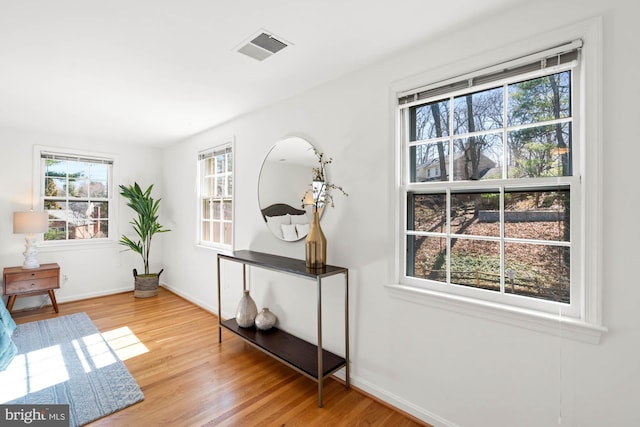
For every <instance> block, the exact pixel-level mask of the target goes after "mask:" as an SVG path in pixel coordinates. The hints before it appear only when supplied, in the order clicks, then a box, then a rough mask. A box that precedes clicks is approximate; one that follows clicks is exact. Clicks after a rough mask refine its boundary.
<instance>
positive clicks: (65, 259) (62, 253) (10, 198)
mask: <svg viewBox="0 0 640 427" xmlns="http://www.w3.org/2000/svg"><path fill="white" fill-rule="evenodd" d="M37 145H41V146H47V147H49V146H50V147H59V148H63V149H64V148H69V149H76V150H82V151H91V152H98V153H107V154H110V155H114V156H117V164H116V166H115V171H116V173H117V175H116V176H115V179H116V181H115V188H116V191H118V190H117V186H118V185H119V184H125V185H129V184H131V183H133V182H134V181H135V180H137V181H138V182H139V183H140V184H141V185H144V186H146V185H148V184H151V183H153V182H157V183H158V184H156V187H154V188H157V190H158V193H157V194H162V193H161V192H162V183H161V182H160V181H161V178H160V174H161V169H160V167H159V166H158V165H159V161H160V159H161V156H160V150H159V149H151V148H148V147H142V146H131V145H123V144H114V143H111V142H105V141H90V140H86V139H82V138H78V137H68V136H61V135H51V134H43V133H38V132H35V131H25V130H17V129H7V128H0V182H2V183H3V184H2V185H1V186H0V240H1V241H2V246H1V247H0V265H2V266H4V267H7V266H14V265H22V262H23V260H24V257H23V255H22V252H23V251H24V236H23V235H17V234H13V225H12V220H13V212H14V211H20V210H28V209H29V208H31V200H32V188H33V182H32V181H33V176H34V173H33V167H34V166H33V152H34V148H33V147H34V146H37ZM150 165H151V167H149V166H150ZM119 199H120V196H119V195H117V196H116V203H117V204H118V214H119V218H120V222H119V224H118V228H117V231H118V233H117V236H116V240H117V239H118V238H119V236H120V235H121V234H122V233H123V232H126V233H127V234H129V235H131V234H132V231H131V226H130V225H129V223H128V222H129V220H130V219H131V218H132V216H133V215H132V211H131V210H130V209H129V208H128V207H127V206H126V205H125V203H123V201H121V200H119ZM36 203H37V198H36ZM83 243H84V242H83ZM156 245H157V246H156ZM123 249H124V248H123V247H122V246H120V245H117V244H115V243H114V244H108V245H89V246H87V245H83V246H82V247H80V246H77V245H76V246H74V247H73V248H64V249H61V248H60V247H59V246H58V247H55V248H42V247H41V248H40V250H39V252H40V253H39V255H38V260H39V261H40V263H41V264H42V263H48V262H57V263H58V264H60V274H61V282H62V283H61V287H60V289H59V290H57V291H56V299H57V301H58V302H65V301H70V300H75V299H82V298H88V297H92V296H97V295H105V294H110V293H116V292H122V291H127V290H131V289H133V277H132V269H133V268H137V269H138V270H139V271H140V270H141V269H142V267H143V266H142V261H141V259H140V257H139V256H138V255H136V254H134V253H132V252H130V251H129V252H123ZM153 250H154V252H152V255H151V257H152V260H151V261H152V267H153V268H155V269H157V268H158V267H159V265H160V262H161V257H162V237H160V238H158V239H157V241H156V240H154V249H153ZM156 271H157V270H156ZM41 304H50V302H49V297H48V296H47V295H44V296H34V297H21V298H18V299H17V300H16V303H15V306H14V309H16V310H19V309H23V308H28V307H34V306H39V305H41Z"/></svg>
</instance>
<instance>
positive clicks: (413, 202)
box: [398, 41, 584, 318]
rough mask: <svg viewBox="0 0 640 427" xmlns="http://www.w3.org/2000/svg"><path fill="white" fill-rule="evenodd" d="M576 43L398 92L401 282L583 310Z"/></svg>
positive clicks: (542, 307)
mask: <svg viewBox="0 0 640 427" xmlns="http://www.w3.org/2000/svg"><path fill="white" fill-rule="evenodd" d="M580 46H581V42H580V41H576V42H573V43H570V44H567V45H566V46H563V47H560V48H557V49H554V50H553V51H547V52H543V53H540V54H536V55H533V56H535V58H532V59H531V62H529V63H522V61H520V62H519V63H518V64H517V65H514V66H513V67H511V68H510V67H496V69H499V71H495V70H491V71H490V72H487V73H483V72H482V71H480V72H476V73H473V75H470V76H464V78H463V79H459V80H456V79H451V81H447V82H444V83H443V84H436V85H431V86H427V87H423V88H420V89H417V90H415V91H408V92H409V93H407V92H404V93H402V94H400V96H399V99H398V103H399V104H398V105H399V123H400V129H399V130H400V132H399V135H400V141H399V145H400V147H401V152H402V153H401V155H402V159H403V164H402V170H403V174H402V183H401V197H402V199H403V212H402V214H401V218H402V233H401V235H400V242H399V248H400V250H401V255H400V258H401V266H402V273H401V278H400V281H401V283H403V284H405V285H410V286H415V287H417V288H424V289H428V290H432V291H437V292H442V293H448V294H451V295H456V296H460V297H464V298H471V299H477V300H479V301H487V302H491V303H499V304H504V305H508V306H516V307H522V308H526V309H534V310H536V311H541V312H548V313H556V314H557V313H561V314H562V315H568V316H573V317H575V318H580V313H581V311H580V309H581V307H582V306H583V300H582V298H583V294H582V293H583V286H582V281H583V273H582V271H583V268H582V267H583V266H582V262H583V261H582V259H581V258H582V257H581V253H582V252H581V244H582V241H581V233H580V232H579V226H580V224H582V223H583V220H584V205H583V197H582V194H583V189H582V187H581V186H582V183H581V173H582V171H583V170H584V168H583V165H582V164H581V163H580V160H581V156H580V154H581V150H583V148H584V147H583V146H584V135H581V134H580V126H578V124H579V121H580V119H581V118H580V117H579V111H580V108H577V106H578V100H579V99H580V97H581V93H580V88H581V87H582V86H581V84H580V79H581V75H580V70H581V57H580Z"/></svg>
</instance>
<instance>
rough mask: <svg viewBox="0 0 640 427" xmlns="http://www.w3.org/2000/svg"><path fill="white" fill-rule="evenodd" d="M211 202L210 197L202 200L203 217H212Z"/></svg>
mask: <svg viewBox="0 0 640 427" xmlns="http://www.w3.org/2000/svg"><path fill="white" fill-rule="evenodd" d="M211 215H212V212H211V203H210V201H209V199H204V200H202V219H203V220H204V219H211Z"/></svg>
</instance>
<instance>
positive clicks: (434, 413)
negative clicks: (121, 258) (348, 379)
mask: <svg viewBox="0 0 640 427" xmlns="http://www.w3.org/2000/svg"><path fill="white" fill-rule="evenodd" d="M596 16H601V17H602V18H603V24H604V63H605V65H604V81H603V89H604V94H603V100H604V103H603V114H604V115H603V119H604V122H603V133H604V140H605V141H604V144H605V150H604V158H603V162H604V183H603V184H604V194H603V199H604V224H603V227H604V236H605V237H604V244H603V246H604V247H603V253H604V260H603V263H604V270H605V272H604V273H605V274H604V277H605V282H604V283H603V301H604V306H603V310H604V316H603V317H604V323H605V325H606V326H607V327H608V328H609V332H608V333H607V334H606V335H605V336H604V338H603V339H602V341H601V342H600V344H597V345H595V344H586V343H581V342H577V341H571V340H562V341H561V340H560V339H559V338H558V337H557V336H554V335H549V334H545V333H541V332H534V331H530V330H527V329H523V328H520V327H516V326H510V325H506V324H502V323H498V322H495V321H490V320H484V319H481V318H476V317H474V316H472V315H465V314H461V313H458V312H454V311H447V310H443V309H439V308H434V307H431V306H429V305H423V304H420V303H417V302H416V303H410V302H406V301H404V300H400V299H396V298H393V297H392V296H391V295H390V294H389V292H388V290H387V289H386V288H385V286H384V285H385V284H387V283H392V282H393V281H394V274H395V270H394V266H395V255H394V254H395V252H394V245H395V240H394V227H395V225H394V209H395V206H394V203H395V202H394V182H395V179H394V173H395V172H394V171H395V169H394V167H395V164H394V155H395V147H394V131H393V114H394V113H393V109H392V107H391V102H390V100H391V88H392V87H393V86H394V85H395V83H396V82H397V81H400V80H405V79H408V78H410V77H411V76H415V75H423V76H427V80H425V81H423V82H422V83H429V80H428V76H429V70H435V69H438V68H439V69H440V70H442V67H444V66H446V65H447V64H456V63H457V64H459V63H460V61H463V62H464V63H465V64H468V65H469V66H470V67H480V66H484V65H486V64H485V61H486V59H487V57H486V55H485V53H487V54H489V56H491V55H495V54H496V53H499V51H500V49H501V48H502V47H504V46H507V45H509V44H513V43H518V42H522V41H526V40H527V39H529V38H531V37H534V36H538V35H541V34H544V33H546V32H548V31H553V30H557V29H562V28H563V27H565V26H568V25H570V24H573V23H576V22H578V21H582V20H585V19H591V18H593V17H596ZM638 16H640V7H639V6H638V4H637V3H636V2H631V1H623V0H608V1H596V0H587V1H582V0H566V1H536V2H530V4H528V5H525V6H522V7H520V8H517V9H514V10H508V11H505V12H504V13H503V14H500V15H496V16H493V17H492V18H491V19H490V20H488V21H486V22H474V23H470V24H469V26H467V27H466V28H461V29H460V30H458V31H453V32H451V33H448V34H445V35H443V37H442V38H440V39H438V40H433V41H431V42H428V43H423V44H419V45H417V46H415V47H414V48H412V49H409V50H406V51H404V52H401V53H399V54H398V55H396V56H395V57H392V58H388V59H387V60H385V61H384V62H381V63H378V64H376V65H374V66H371V67H369V68H367V69H365V70H362V71H360V72H357V73H354V74H352V75H349V76H346V77H344V78H341V79H339V80H336V81H333V82H331V83H329V84H326V85H323V86H322V87H318V88H317V89H315V90H312V91H309V92H307V93H305V94H303V95H300V96H297V97H295V98H293V99H289V100H287V101H285V102H282V103H279V104H277V105H273V106H272V107H270V108H267V109H264V110H261V111H258V112H255V113H253V114H250V115H248V116H244V117H241V118H239V119H237V120H234V121H232V122H230V123H227V124H225V125H223V126H220V127H218V128H215V129H212V130H210V131H208V132H205V133H203V134H201V135H198V136H197V137H194V138H190V139H188V140H187V141H184V142H182V143H180V144H178V145H175V146H173V147H170V148H168V149H167V150H165V152H164V170H165V171H166V172H167V174H165V180H164V181H163V182H164V187H165V200H166V209H167V210H165V215H167V216H168V217H169V218H170V220H171V222H172V225H173V227H174V228H175V229H176V230H179V231H178V232H176V233H172V234H171V235H170V236H167V239H166V241H165V243H166V244H165V246H164V257H163V259H164V266H165V268H166V270H167V275H166V277H165V282H166V283H167V285H168V286H169V287H171V288H172V289H174V290H175V291H176V292H178V293H181V294H182V295H184V296H186V297H187V298H189V299H191V300H193V301H195V302H197V303H199V304H201V305H202V306H204V307H206V308H208V309H210V310H212V311H213V310H216V304H217V302H216V292H215V277H216V267H215V255H216V253H215V252H214V251H212V250H207V249H202V248H197V247H196V246H195V230H196V224H195V218H196V211H195V210H196V204H195V202H194V198H193V196H194V194H195V193H194V191H193V190H194V188H195V179H196V177H195V158H196V157H195V154H196V153H197V151H198V150H200V149H202V148H206V147H208V146H213V145H216V144H217V143H222V142H224V141H225V138H227V137H229V136H230V135H232V136H233V137H234V138H235V147H236V151H235V159H236V169H235V191H236V193H235V248H236V249H252V250H257V251H264V252H270V253H275V254H279V255H284V256H291V257H295V258H303V257H304V245H303V243H302V242H297V243H285V242H281V241H278V240H276V239H275V238H274V237H272V236H271V235H270V234H269V232H268V231H267V229H266V226H265V224H264V222H263V221H262V219H261V217H260V213H259V208H258V202H257V200H256V187H257V181H258V174H259V171H260V165H261V163H262V159H263V157H264V155H266V153H267V151H268V149H269V148H270V147H271V146H272V145H273V143H274V142H276V141H277V140H279V139H281V138H284V137H286V136H289V135H292V134H297V135H300V136H305V137H307V138H308V139H309V140H310V141H311V142H312V143H313V144H315V145H316V146H317V147H318V148H319V149H320V150H322V151H324V152H325V153H326V154H327V155H329V156H331V157H333V158H334V163H333V164H332V165H331V166H330V172H331V176H332V179H333V181H335V182H336V183H338V184H341V185H343V186H344V187H345V189H346V190H347V191H348V192H349V194H350V195H349V197H348V198H345V197H342V196H337V198H336V207H335V208H334V209H330V210H329V211H328V212H327V214H326V215H325V217H324V218H323V221H322V226H323V230H324V232H325V234H326V235H327V239H328V242H329V250H328V258H329V259H328V261H329V263H331V264H337V265H344V266H347V267H349V268H350V272H351V286H352V287H351V306H350V310H351V346H352V347H351V349H352V355H351V356H352V381H353V383H354V384H355V385H356V386H358V387H360V388H363V389H365V390H367V391H368V392H370V393H372V394H374V395H377V396H378V397H380V398H382V399H384V400H386V401H388V402H390V403H392V404H394V405H397V406H399V407H401V408H402V409H405V410H407V411H409V412H411V413H413V414H414V415H416V416H418V417H421V418H422V419H424V420H426V421H429V422H431V423H434V424H436V425H459V426H492V427H493V426H535V427H539V426H552V425H557V424H558V418H559V416H560V414H562V425H568V426H604V425H607V426H609V425H611V426H613V425H615V426H630V425H638V424H639V423H640V415H638V413H637V410H636V406H637V402H638V399H639V397H640V393H639V392H638V390H637V388H638V387H637V384H638V382H639V380H640V375H639V370H640V368H639V366H640V363H639V362H638V357H639V355H640V352H639V349H640V346H639V344H638V343H640V334H639V324H640V315H639V314H638V312H639V307H640V304H639V300H640V287H638V286H637V284H636V282H637V280H635V268H634V263H635V262H637V261H636V259H635V258H637V253H638V252H637V250H634V248H635V246H634V243H633V242H634V241H637V240H638V237H640V236H639V234H640V232H639V231H638V228H637V227H636V226H635V222H636V219H637V212H639V211H640V196H639V195H638V191H637V189H635V188H634V187H633V186H632V185H630V184H631V183H633V182H635V181H636V177H635V170H636V169H637V166H636V163H637V162H636V159H637V158H638V155H640V148H639V146H638V144H636V143H635V140H636V139H637V138H636V137H635V136H636V133H637V132H636V129H635V127H636V126H635V123H636V122H637V119H636V115H637V111H638V109H637V105H636V100H637V99H639V97H638V95H639V94H638V86H637V85H636V84H635V76H636V75H637V71H638V69H640V60H639V59H638V56H637V55H634V54H630V53H633V52H637V42H638V40H639V37H638V30H637V22H636V21H637V17H638ZM433 19H437V18H433ZM408 22H411V21H410V20H409V21H408ZM416 23H419V21H416ZM423 24H424V25H428V19H427V20H425V21H424V22H423ZM498 56H499V55H498ZM472 69H473V68H471V69H469V70H467V71H471V70H472ZM178 171H180V172H181V173H173V172H178ZM222 270H223V271H222V274H223V278H224V279H223V280H224V287H223V289H224V293H223V299H224V302H225V303H224V304H223V313H224V314H227V315H228V314H232V312H233V310H234V308H235V304H236V303H237V300H238V299H239V297H240V292H239V290H238V280H239V278H238V276H239V269H238V268H237V267H236V266H233V265H230V266H228V265H223V268H222ZM250 282H251V287H252V294H253V295H254V297H255V299H256V300H257V302H258V305H259V306H260V305H268V306H270V307H271V308H272V311H274V312H276V314H278V315H279V316H280V325H281V326H282V327H283V328H285V329H288V330H291V331H293V332H295V333H299V334H300V335H303V336H305V337H309V338H310V339H312V338H313V336H314V328H315V326H314V317H313V314H312V313H313V307H315V305H314V304H315V294H314V292H313V289H312V288H313V286H312V285H310V286H307V287H305V286H294V285H295V283H293V282H294V281H293V280H292V279H290V278H288V277H286V276H278V275H277V274H269V273H263V272H260V271H255V270H252V273H251V277H250ZM335 282H336V283H333V282H331V283H330V284H329V285H328V286H327V287H328V289H329V290H328V293H327V294H325V296H326V298H327V302H326V303H325V308H326V312H325V318H326V319H327V324H328V326H327V328H326V329H325V332H326V334H327V335H328V336H325V339H326V340H327V342H328V345H329V346H330V347H335V348H336V350H338V351H339V350H340V349H341V345H340V344H341V339H342V338H341V335H340V333H338V332H339V331H341V323H340V319H341V316H342V314H341V313H342V311H341V310H342V306H341V305H340V291H339V290H338V289H339V288H340V282H339V280H338V281H335ZM334 331H336V332H335V333H334Z"/></svg>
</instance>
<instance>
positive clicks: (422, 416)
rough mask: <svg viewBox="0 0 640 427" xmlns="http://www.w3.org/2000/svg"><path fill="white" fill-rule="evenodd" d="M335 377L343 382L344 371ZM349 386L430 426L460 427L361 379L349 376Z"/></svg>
mask: <svg viewBox="0 0 640 427" xmlns="http://www.w3.org/2000/svg"><path fill="white" fill-rule="evenodd" d="M336 376H337V377H338V378H340V379H342V380H343V381H344V371H340V372H338V373H337V374H336ZM351 384H352V385H353V386H354V387H356V388H358V389H360V390H362V391H364V392H365V393H367V394H370V395H371V396H374V397H375V398H376V399H380V400H381V401H383V402H384V403H386V404H388V405H390V406H393V407H394V408H397V409H398V410H400V411H402V412H404V413H406V414H409V415H412V416H414V417H416V418H418V419H419V420H422V421H424V422H427V423H429V424H431V425H432V426H433V427H460V426H458V425H457V424H455V423H454V422H452V421H449V420H447V419H445V418H443V417H441V416H439V415H437V414H434V413H433V412H429V411H427V410H425V409H424V408H421V407H419V406H416V405H415V404H413V403H411V402H409V401H407V400H405V399H403V398H402V397H400V396H397V395H395V394H393V393H390V392H389V391H387V390H385V389H382V388H380V387H378V386H377V385H375V384H372V383H370V382H369V381H366V380H363V379H362V378H358V377H357V376H356V377H354V376H353V375H352V376H351Z"/></svg>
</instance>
